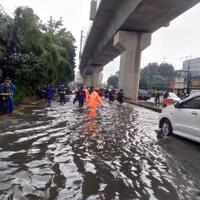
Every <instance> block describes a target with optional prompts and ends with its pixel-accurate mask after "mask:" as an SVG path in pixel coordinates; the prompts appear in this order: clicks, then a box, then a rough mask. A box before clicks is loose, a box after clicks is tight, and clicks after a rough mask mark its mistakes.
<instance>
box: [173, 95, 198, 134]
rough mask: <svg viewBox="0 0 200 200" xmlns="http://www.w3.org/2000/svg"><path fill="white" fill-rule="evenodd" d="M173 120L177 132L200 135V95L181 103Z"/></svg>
mask: <svg viewBox="0 0 200 200" xmlns="http://www.w3.org/2000/svg"><path fill="white" fill-rule="evenodd" d="M173 121H174V132H175V133H176V134H178V135H183V136H184V135H185V136H188V137H189V136H190V135H191V136H195V137H200V96H198V97H194V98H192V99H189V100H188V101H185V102H183V103H181V104H180V108H177V109H176V110H175V112H174V116H173Z"/></svg>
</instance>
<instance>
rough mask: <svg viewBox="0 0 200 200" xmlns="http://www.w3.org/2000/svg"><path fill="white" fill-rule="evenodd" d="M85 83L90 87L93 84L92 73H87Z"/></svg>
mask: <svg viewBox="0 0 200 200" xmlns="http://www.w3.org/2000/svg"><path fill="white" fill-rule="evenodd" d="M83 84H85V85H87V86H88V87H90V86H91V85H92V75H90V74H87V75H85V76H84V78H83Z"/></svg>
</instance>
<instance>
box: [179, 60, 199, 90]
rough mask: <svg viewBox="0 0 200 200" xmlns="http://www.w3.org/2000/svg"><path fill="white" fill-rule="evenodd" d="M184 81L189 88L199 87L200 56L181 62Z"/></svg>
mask: <svg viewBox="0 0 200 200" xmlns="http://www.w3.org/2000/svg"><path fill="white" fill-rule="evenodd" d="M182 71H183V74H184V76H183V77H184V81H185V82H186V83H188V84H189V87H190V89H199V88H200V57H199V58H194V59H190V60H185V61H184V62H183V70H182Z"/></svg>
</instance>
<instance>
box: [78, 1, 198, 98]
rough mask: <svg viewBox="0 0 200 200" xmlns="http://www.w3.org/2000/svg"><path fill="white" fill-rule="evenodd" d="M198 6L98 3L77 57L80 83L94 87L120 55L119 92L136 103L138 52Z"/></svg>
mask: <svg viewBox="0 0 200 200" xmlns="http://www.w3.org/2000/svg"><path fill="white" fill-rule="evenodd" d="M92 1H95V0H92ZM199 2H200V0H101V1H100V3H99V5H98V9H97V11H96V13H95V18H94V21H93V24H92V27H91V29H90V32H89V34H88V37H87V39H86V42H85V46H84V49H83V52H82V55H81V60H80V66H79V69H80V73H81V75H82V77H83V80H84V82H85V83H87V84H89V85H92V86H94V87H96V86H98V76H99V74H100V72H101V70H102V69H103V66H104V65H106V64H107V63H109V62H110V61H112V60H113V59H114V58H115V57H117V56H118V55H120V54H121V60H120V72H119V89H123V90H124V93H125V96H126V97H127V98H130V99H132V100H135V101H137V94H138V87H139V77H140V59H141V52H142V50H143V49H145V48H146V47H148V46H149V45H150V43H151V34H152V33H153V32H155V31H156V30H158V29H159V28H161V27H166V26H168V25H169V23H170V21H172V20H173V19H174V18H176V17H177V16H179V15H181V14H182V13H183V12H185V11H186V10H188V9H190V8H191V7H193V6H194V5H196V4H197V3H199Z"/></svg>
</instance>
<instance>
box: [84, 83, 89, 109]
mask: <svg viewBox="0 0 200 200" xmlns="http://www.w3.org/2000/svg"><path fill="white" fill-rule="evenodd" d="M83 90H84V92H85V101H86V103H87V104H88V105H89V103H90V92H89V90H88V89H87V87H84V89H83Z"/></svg>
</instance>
